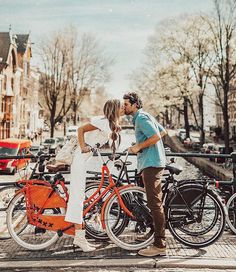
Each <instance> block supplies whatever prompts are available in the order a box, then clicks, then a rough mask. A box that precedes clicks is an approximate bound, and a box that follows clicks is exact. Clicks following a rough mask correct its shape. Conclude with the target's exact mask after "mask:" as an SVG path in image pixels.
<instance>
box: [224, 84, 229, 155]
mask: <svg viewBox="0 0 236 272" xmlns="http://www.w3.org/2000/svg"><path fill="white" fill-rule="evenodd" d="M228 90H229V84H226V86H225V90H224V108H223V117H224V142H225V152H226V153H229V115H228Z"/></svg>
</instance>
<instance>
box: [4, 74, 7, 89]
mask: <svg viewBox="0 0 236 272" xmlns="http://www.w3.org/2000/svg"><path fill="white" fill-rule="evenodd" d="M6 89H7V76H6V75H4V90H5V91H6Z"/></svg>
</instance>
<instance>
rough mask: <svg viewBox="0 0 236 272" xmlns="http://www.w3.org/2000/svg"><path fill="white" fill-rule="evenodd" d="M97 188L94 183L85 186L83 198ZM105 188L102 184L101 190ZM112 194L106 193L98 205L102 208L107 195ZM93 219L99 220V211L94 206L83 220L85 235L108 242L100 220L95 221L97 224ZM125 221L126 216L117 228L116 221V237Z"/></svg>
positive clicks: (96, 184)
mask: <svg viewBox="0 0 236 272" xmlns="http://www.w3.org/2000/svg"><path fill="white" fill-rule="evenodd" d="M98 186H99V184H98V183H96V182H95V183H94V184H92V183H90V184H89V185H88V186H86V190H85V196H86V197H89V196H88V192H89V191H90V190H92V191H96V190H97V189H98ZM106 187H107V185H106V184H104V185H103V187H102V189H105V188H106ZM112 192H113V191H112V190H111V191H110V192H107V195H106V196H105V197H103V198H102V199H101V201H102V203H100V205H101V207H102V205H103V203H104V202H105V201H106V199H107V196H109V193H112ZM92 193H93V192H92ZM101 207H100V208H101ZM114 212H116V213H117V211H114V210H113V213H114ZM91 217H92V218H91ZM95 218H99V219H100V210H99V209H97V207H96V206H95V207H94V208H92V211H90V216H89V217H88V215H86V216H85V218H84V223H85V229H86V235H87V236H88V237H89V238H93V239H96V240H100V241H108V240H110V239H109V237H108V235H107V233H106V230H104V229H103V228H102V225H101V220H97V222H95ZM90 219H92V220H90ZM127 220H128V217H127V216H126V217H124V218H123V222H122V224H119V226H118V223H119V222H118V221H117V222H116V224H115V225H114V227H117V228H116V230H115V232H116V234H117V235H119V234H120V233H121V232H122V231H123V229H124V227H125V225H126V224H127ZM91 221H92V222H91ZM93 221H94V222H93Z"/></svg>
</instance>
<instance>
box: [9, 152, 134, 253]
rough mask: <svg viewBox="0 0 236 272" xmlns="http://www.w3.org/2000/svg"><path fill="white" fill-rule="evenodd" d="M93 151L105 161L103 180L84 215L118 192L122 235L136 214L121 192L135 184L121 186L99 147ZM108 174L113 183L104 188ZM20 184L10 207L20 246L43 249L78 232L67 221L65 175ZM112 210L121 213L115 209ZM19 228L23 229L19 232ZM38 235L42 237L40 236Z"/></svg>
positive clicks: (11, 227)
mask: <svg viewBox="0 0 236 272" xmlns="http://www.w3.org/2000/svg"><path fill="white" fill-rule="evenodd" d="M93 152H94V153H97V154H98V155H99V157H100V159H101V161H103V166H102V179H101V182H100V184H99V187H98V189H97V190H96V192H94V193H93V194H92V195H91V196H90V197H88V198H87V199H86V200H85V202H84V205H85V208H84V213H83V214H84V217H86V216H87V215H88V214H89V213H92V214H93V213H94V211H96V207H97V203H99V201H100V200H101V199H103V198H104V197H106V196H107V194H108V198H109V197H110V196H111V195H113V194H115V195H117V196H118V199H119V204H120V207H122V211H123V215H122V222H120V221H119V222H117V223H114V224H113V231H114V232H115V233H116V234H117V235H119V234H120V233H121V232H122V231H123V228H124V227H125V225H126V224H127V219H128V216H129V217H131V218H132V217H133V215H132V213H131V212H130V211H129V210H128V209H127V207H126V206H125V203H124V200H123V199H122V198H121V197H120V192H122V191H123V190H124V189H126V188H128V187H131V186H132V185H129V184H128V185H125V186H120V187H117V186H116V184H115V182H114V181H113V179H112V176H111V174H110V171H109V169H108V167H107V162H105V161H104V160H103V159H102V157H101V155H100V152H99V149H98V148H94V149H93ZM127 156H128V152H127ZM105 174H106V175H107V176H108V181H109V183H108V184H106V183H105V184H106V188H104V190H101V189H102V186H103V185H104V181H105V179H104V177H105ZM19 184H23V187H22V188H21V189H19V190H18V191H17V192H16V195H15V196H14V198H13V199H12V200H11V202H10V204H9V206H8V209H7V226H8V230H9V233H10V234H11V236H12V238H13V239H14V240H15V241H16V242H17V243H18V244H19V245H21V246H23V247H25V248H27V249H30V250H40V249H44V248H47V247H48V246H50V245H52V244H53V243H54V242H56V240H57V239H58V237H59V236H61V235H62V234H63V233H66V234H68V235H74V224H72V223H69V222H65V221H64V217H65V210H66V205H67V200H68V192H67V188H66V187H65V184H64V180H63V179H62V178H61V177H58V178H57V179H55V180H54V182H53V183H49V182H48V181H40V180H23V181H20V182H19ZM39 196H40V197H39ZM42 196H43V197H42ZM112 212H113V213H114V214H117V213H118V214H120V213H121V211H120V210H117V209H115V208H114V209H113V211H112ZM85 222H86V220H85ZM118 223H119V224H118ZM19 228H20V229H21V230H22V229H23V231H21V232H19ZM38 236H40V239H37V237H38Z"/></svg>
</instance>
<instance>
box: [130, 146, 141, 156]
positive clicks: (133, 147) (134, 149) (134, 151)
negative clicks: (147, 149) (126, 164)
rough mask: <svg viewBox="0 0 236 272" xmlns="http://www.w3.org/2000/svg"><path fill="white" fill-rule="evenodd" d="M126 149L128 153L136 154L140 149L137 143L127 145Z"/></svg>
mask: <svg viewBox="0 0 236 272" xmlns="http://www.w3.org/2000/svg"><path fill="white" fill-rule="evenodd" d="M128 150H129V152H130V153H133V154H137V153H138V152H139V151H140V150H141V148H140V146H139V144H135V145H133V146H131V147H129V149H128Z"/></svg>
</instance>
